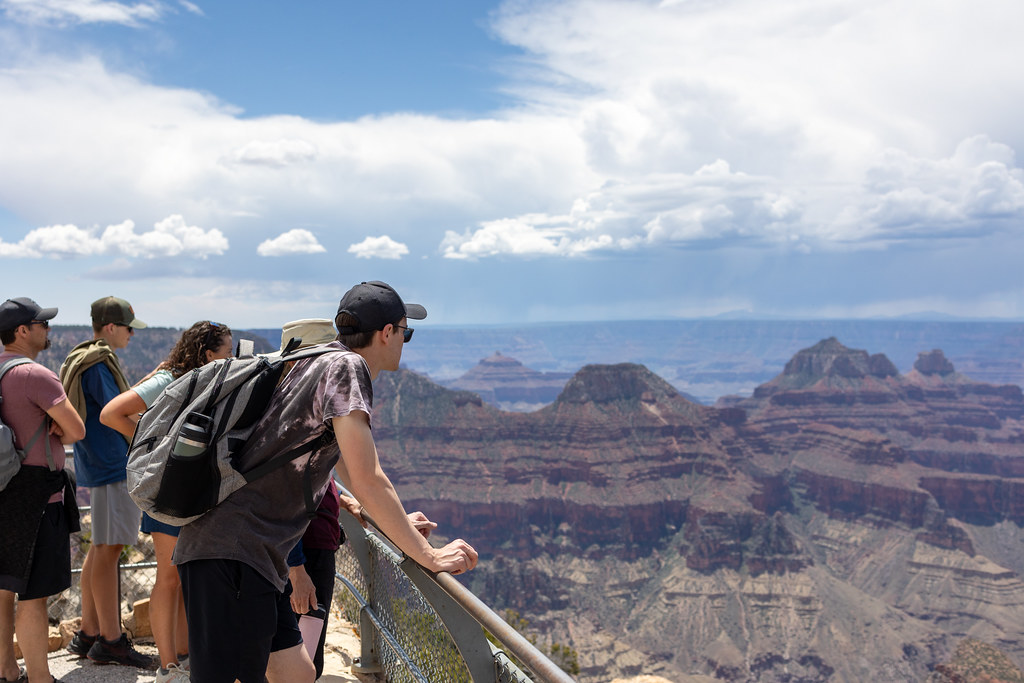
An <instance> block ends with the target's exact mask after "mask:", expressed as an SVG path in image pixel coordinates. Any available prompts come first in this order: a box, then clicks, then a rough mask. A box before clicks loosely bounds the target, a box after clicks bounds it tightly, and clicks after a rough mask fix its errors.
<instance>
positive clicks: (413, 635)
mask: <svg viewBox="0 0 1024 683" xmlns="http://www.w3.org/2000/svg"><path fill="white" fill-rule="evenodd" d="M368 538H369V539H370V543H371V544H372V546H373V549H374V552H372V553H371V554H370V564H371V567H372V569H371V574H370V576H369V582H370V583H371V584H372V585H373V586H374V590H373V594H374V595H375V596H376V598H377V599H376V600H375V601H374V604H373V607H374V612H375V614H376V616H377V618H378V619H379V621H380V625H381V626H380V628H375V629H374V633H373V638H374V650H375V651H376V652H377V653H378V656H379V663H380V665H381V667H382V668H383V670H384V671H385V673H386V674H387V680H388V681H394V682H395V683H406V682H407V681H410V682H412V681H421V680H427V681H451V683H463V682H465V683H470V681H471V680H472V679H471V678H470V676H469V671H468V670H467V669H466V664H465V662H464V661H463V659H462V656H461V655H460V654H459V651H458V648H456V646H455V644H454V643H453V642H452V639H451V637H450V636H449V635H448V631H447V630H445V627H444V623H443V622H442V621H441V620H440V618H439V617H438V615H437V613H436V612H435V611H434V609H433V608H432V607H431V606H430V604H429V603H428V602H427V601H426V599H425V598H424V597H423V595H422V593H420V591H418V590H417V589H416V587H415V586H413V585H412V583H411V582H410V581H409V579H408V578H407V577H406V576H405V573H404V572H402V570H401V568H400V567H399V564H400V562H401V558H399V557H398V556H396V555H395V554H394V553H393V552H391V550H390V549H389V548H387V546H385V545H384V544H383V543H382V542H381V541H380V539H378V538H376V537H374V536H369V537H368ZM338 573H339V574H341V575H342V576H344V577H346V578H350V579H351V580H353V581H354V582H358V584H357V585H358V588H357V590H358V591H359V592H360V594H361V595H362V596H366V595H369V592H368V590H367V577H364V576H363V574H362V570H361V569H360V567H359V562H358V560H357V559H356V556H355V553H354V552H353V551H352V549H351V547H350V546H349V544H345V545H343V546H342V547H341V548H340V549H339V551H338ZM338 585H339V586H343V585H344V584H342V583H341V582H339V584H338ZM340 594H341V599H340V600H339V603H340V604H342V605H344V607H345V616H346V617H347V618H348V619H349V621H351V622H352V623H353V624H358V623H360V609H359V608H360V605H359V602H358V601H357V600H356V598H355V597H354V596H353V595H352V594H351V593H350V592H348V591H340ZM382 631H385V632H386V633H387V634H389V635H390V638H388V637H382V635H381V632H382Z"/></svg>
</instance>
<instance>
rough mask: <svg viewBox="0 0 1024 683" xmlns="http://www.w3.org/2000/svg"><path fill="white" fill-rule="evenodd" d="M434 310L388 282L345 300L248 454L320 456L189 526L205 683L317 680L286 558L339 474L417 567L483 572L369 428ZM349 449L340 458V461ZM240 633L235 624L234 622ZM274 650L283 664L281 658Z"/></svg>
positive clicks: (291, 376)
mask: <svg viewBox="0 0 1024 683" xmlns="http://www.w3.org/2000/svg"><path fill="white" fill-rule="evenodd" d="M426 316H427V311H426V309H424V308H423V307H422V306H419V305H417V304H405V303H404V302H403V301H402V299H401V297H399V295H398V293H397V292H396V291H395V290H394V289H393V288H391V287H390V286H389V285H387V284H384V283H383V282H364V283H362V284H359V285H356V286H355V287H353V288H352V289H350V290H349V291H348V292H347V293H346V294H345V296H344V297H343V298H342V300H341V303H340V305H339V306H338V314H337V316H336V317H335V325H336V326H337V328H338V332H339V334H338V337H337V340H336V341H333V342H331V343H330V344H328V346H329V347H331V349H332V350H331V352H328V353H324V354H322V355H320V356H316V357H314V358H309V359H304V360H300V361H299V362H297V363H296V364H295V366H294V367H293V368H292V370H291V372H289V373H288V375H287V376H286V377H285V378H284V380H283V381H282V382H281V383H280V384H279V385H278V387H277V389H276V390H275V392H274V395H273V397H272V398H271V401H270V405H269V407H268V408H267V411H266V413H265V417H264V418H263V419H261V420H260V422H259V423H258V424H257V425H256V428H255V431H254V432H253V433H252V436H251V437H250V438H249V440H248V442H247V444H246V446H245V447H244V448H243V449H242V450H241V451H240V453H239V461H240V465H241V468H242V469H243V470H246V469H249V468H251V467H255V466H258V465H259V464H260V463H262V462H266V461H267V460H269V459H270V458H272V457H273V456H274V455H276V454H279V453H282V452H284V451H287V450H291V449H292V448H294V447H296V446H298V445H301V444H305V443H308V442H309V440H310V439H311V438H313V439H319V443H318V446H317V448H315V449H314V450H313V451H312V453H310V454H309V455H308V456H302V457H300V458H299V459H298V460H296V461H295V465H293V466H290V467H280V468H278V469H276V470H274V471H272V472H271V473H270V474H267V475H265V476H263V477H261V478H259V479H256V480H255V481H253V482H251V483H249V484H248V485H246V486H244V487H242V488H241V489H238V490H237V491H235V492H234V493H233V494H231V495H230V496H229V497H228V498H226V499H225V500H224V501H222V502H221V503H220V504H219V505H217V506H216V507H215V508H213V509H212V510H210V511H209V512H207V513H206V514H205V515H203V516H202V517H200V518H199V519H197V520H195V521H194V522H192V523H190V524H187V525H185V526H184V527H183V528H182V530H181V535H180V537H179V539H178V546H177V548H176V549H175V554H174V560H175V562H176V563H177V564H178V571H179V573H180V575H181V585H182V588H183V590H184V593H185V612H186V614H187V615H188V625H189V649H190V651H191V667H192V668H191V671H192V680H193V681H195V682H196V683H231V682H232V681H234V680H236V679H237V680H239V681H240V682H241V683H263V680H264V677H266V679H267V680H269V681H270V683H310V682H311V681H313V680H314V677H315V675H316V674H315V670H314V668H313V664H312V662H311V661H310V659H309V655H308V654H307V653H306V649H305V648H304V647H303V645H302V636H301V633H300V631H299V627H298V622H297V620H296V617H295V613H294V612H292V609H291V605H290V602H289V598H288V596H287V595H286V594H285V586H286V584H287V581H288V564H287V557H288V553H289V551H290V550H291V549H292V548H293V547H294V546H295V544H296V542H297V541H298V540H299V538H301V537H302V535H303V532H304V531H305V529H306V525H307V523H308V521H309V518H308V516H307V511H306V500H305V492H306V491H307V490H308V487H310V486H311V487H312V490H313V491H323V490H324V488H325V486H326V485H327V484H328V482H329V481H330V478H331V468H332V467H333V468H334V470H335V471H336V472H337V473H338V475H339V477H340V478H341V480H342V482H343V483H344V484H345V485H346V486H347V487H348V489H349V490H350V491H351V492H352V493H353V494H354V495H355V496H356V498H357V499H358V500H359V502H360V503H361V504H362V505H363V506H364V507H365V509H366V510H367V512H369V513H370V514H371V515H372V516H373V518H374V519H375V520H376V521H377V523H378V524H380V526H381V528H382V529H383V531H384V532H385V533H386V534H387V535H388V537H389V538H391V540H392V541H394V543H395V544H396V545H397V546H398V547H399V548H400V549H401V550H402V551H403V552H404V553H405V554H406V555H407V556H408V557H410V558H411V559H413V560H414V561H416V562H418V563H420V564H421V565H423V566H424V567H426V568H427V569H429V570H431V571H448V572H451V573H453V574H458V573H462V572H465V571H469V570H470V569H472V568H473V567H474V566H476V561H477V553H476V551H475V550H474V549H473V548H472V546H470V545H469V544H468V543H466V542H465V541H463V540H462V539H457V540H455V541H452V542H451V543H448V544H447V545H445V546H444V547H442V548H434V547H432V546H431V545H430V544H429V543H428V542H427V540H426V538H425V537H424V535H423V534H422V532H421V528H424V527H425V528H432V527H433V526H434V525H433V523H432V522H430V521H429V520H426V518H425V517H422V516H421V517H422V519H415V518H410V516H409V515H407V514H406V513H405V510H404V509H403V508H402V503H401V501H400V500H399V498H398V494H397V493H396V492H395V489H394V487H393V486H392V484H391V481H390V480H389V479H388V478H387V475H385V474H384V472H383V470H382V469H381V467H380V461H379V460H378V458H377V450H376V447H375V446H374V443H373V435H372V434H371V432H370V424H371V416H372V405H373V389H372V386H371V380H373V379H374V378H376V376H377V375H378V374H379V373H380V372H381V371H382V370H397V369H398V364H399V361H400V360H401V357H402V345H403V344H404V343H405V342H408V341H409V340H410V339H411V338H412V328H410V327H408V324H407V323H408V319H410V318H411V319H416V320H419V319H423V318H425V317H426ZM339 451H340V453H339ZM226 623H228V624H232V626H233V628H230V629H227V628H224V624H226ZM271 653H273V656H272V655H271Z"/></svg>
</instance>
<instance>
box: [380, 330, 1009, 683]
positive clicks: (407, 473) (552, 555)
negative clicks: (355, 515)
mask: <svg viewBox="0 0 1024 683" xmlns="http://www.w3.org/2000/svg"><path fill="white" fill-rule="evenodd" d="M375 391H376V400H377V406H378V408H377V410H376V411H375V416H374V433H375V435H376V438H377V442H378V447H379V450H380V452H381V456H382V459H383V460H384V461H385V467H386V469H388V471H389V472H390V473H392V475H393V479H394V481H395V483H396V485H397V487H398V489H399V491H400V493H401V495H402V497H403V499H404V500H406V502H407V504H408V505H409V506H410V509H415V508H419V509H422V510H424V511H425V512H427V514H428V515H429V516H430V517H431V518H433V519H435V520H436V521H438V522H439V523H440V524H441V525H442V526H441V528H440V529H439V530H438V532H439V533H443V534H445V535H446V536H448V537H454V536H456V535H458V536H462V537H465V538H467V539H469V540H470V541H471V542H473V543H474V544H475V545H476V546H477V548H478V549H479V550H480V551H481V552H482V555H483V558H484V560H483V562H482V563H481V567H480V568H478V569H477V570H476V571H475V572H473V573H472V574H471V575H470V576H469V577H468V578H467V580H468V581H470V582H471V586H472V588H473V589H474V590H475V591H477V592H478V594H479V595H481V597H483V598H484V599H485V600H486V601H487V602H488V603H490V604H492V606H495V607H496V608H504V607H511V608H514V609H516V610H518V611H519V612H521V613H522V614H524V615H529V618H530V621H531V623H532V624H533V625H534V626H535V627H537V628H540V629H543V630H545V631H546V632H547V633H548V634H549V635H550V636H551V637H553V638H555V639H557V640H559V641H560V642H563V643H567V644H569V645H572V646H573V647H575V648H576V649H577V650H578V651H579V653H580V664H581V666H582V667H583V671H582V673H581V676H580V679H581V680H583V681H603V680H610V679H612V678H615V677H629V676H639V675H658V676H662V677H664V678H667V679H669V680H686V677H688V676H711V677H715V678H717V679H720V680H732V681H793V680H803V681H818V680H821V681H824V680H830V681H861V680H900V681H903V680H922V679H924V678H925V677H926V676H927V675H929V672H930V671H932V670H933V669H934V668H935V667H936V666H937V665H938V664H940V663H941V662H943V661H947V660H949V659H950V657H951V656H952V654H953V649H954V648H955V646H956V644H957V643H958V642H959V641H960V640H961V639H962V638H963V637H965V636H967V635H970V636H972V637H974V638H977V639H979V640H983V641H985V642H988V643H990V644H996V645H998V647H999V648H1000V649H1001V650H1003V651H1004V652H1005V653H1007V654H1008V656H1010V657H1011V658H1016V659H1018V660H1020V659H1021V658H1022V657H1024V609H1022V607H1024V581H1022V580H1021V578H1020V574H1021V572H1022V571H1024V544H1022V543H1021V540H1022V534H1021V525H1022V524H1024V503H1020V502H1018V501H1020V500H1024V496H1021V493H1022V492H1024V489H1022V487H1024V474H1022V467H1024V457H1022V456H1024V396H1022V394H1021V390H1020V388H1019V387H1016V386H1012V385H1009V386H993V385H988V384H982V383H978V382H973V381H972V380H970V379H969V378H967V377H965V376H963V375H961V374H958V373H957V372H956V371H955V369H954V368H953V367H952V365H951V364H950V363H949V361H948V360H946V359H945V357H944V356H943V354H942V352H941V351H930V352H927V353H923V354H921V356H920V357H919V359H918V362H917V363H916V364H915V369H914V370H912V371H910V372H908V373H907V374H906V375H900V374H899V373H898V372H897V370H896V368H895V366H894V365H893V364H892V363H891V362H889V361H888V359H887V358H886V357H885V356H882V355H877V354H876V355H870V354H868V353H867V352H865V351H858V350H853V349H848V348H846V347H844V346H843V345H842V344H841V343H839V342H838V340H836V339H827V340H825V341H822V342H820V343H819V344H816V345H815V346H813V347H810V348H808V349H805V350H803V351H800V352H799V353H797V354H796V355H795V356H794V357H793V358H792V359H791V361H790V362H789V363H788V364H787V365H786V367H785V370H784V371H783V373H782V374H780V375H779V376H778V377H776V378H774V379H773V380H771V381H769V382H767V383H765V384H763V385H761V386H759V387H758V388H757V390H756V391H755V392H754V394H753V396H751V397H750V398H748V399H742V400H737V401H730V402H729V403H728V404H722V405H720V406H718V407H706V406H700V405H697V404H694V403H692V402H690V401H688V400H686V399H685V398H683V397H682V396H680V395H679V394H678V393H677V392H676V390H675V389H673V387H672V386H670V385H669V384H668V383H666V382H665V381H663V380H662V379H661V378H659V377H657V376H656V375H654V374H652V373H651V372H649V371H648V370H647V369H646V368H644V367H642V366H639V365H633V364H620V365H601V366H587V367H584V368H583V369H582V370H580V371H579V372H578V373H577V374H576V375H574V376H573V377H572V378H571V379H570V380H569V381H568V382H567V383H566V385H565V388H564V389H563V391H562V393H561V394H560V395H559V397H558V398H557V400H555V401H554V403H552V404H551V405H549V406H547V407H545V408H543V409H541V410H538V411H536V412H533V413H529V414H521V413H508V412H502V411H500V410H497V409H495V408H493V407H492V406H490V405H487V404H486V403H485V402H483V401H482V400H481V399H480V398H479V397H478V396H476V395H475V394H472V393H469V392H465V391H450V390H447V389H444V388H442V387H440V386H438V385H436V384H433V383H432V382H430V381H429V380H427V379H426V378H424V377H421V376H418V375H416V374H414V373H411V372H400V373H397V374H395V375H393V376H391V377H386V378H382V379H381V380H380V382H379V383H378V385H377V387H376V389H375Z"/></svg>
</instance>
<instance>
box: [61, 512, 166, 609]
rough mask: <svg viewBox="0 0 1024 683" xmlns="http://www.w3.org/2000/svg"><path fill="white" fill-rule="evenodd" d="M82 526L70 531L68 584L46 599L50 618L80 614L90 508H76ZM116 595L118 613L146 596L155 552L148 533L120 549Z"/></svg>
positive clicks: (153, 572)
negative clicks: (118, 607)
mask: <svg viewBox="0 0 1024 683" xmlns="http://www.w3.org/2000/svg"><path fill="white" fill-rule="evenodd" d="M79 512H80V513H81V517H82V530H81V531H79V532H78V533H75V534H71V588H69V589H68V590H66V591H64V592H63V593H58V594H57V595H54V596H52V597H51V598H50V599H49V601H48V602H47V611H48V612H49V615H50V620H51V621H52V622H58V623H59V622H61V621H66V620H69V619H74V618H76V617H79V616H81V615H82V591H81V586H80V583H79V580H80V579H81V576H82V563H83V562H84V561H85V555H86V553H88V552H89V546H90V544H91V542H92V510H91V509H90V508H88V507H82V508H79ZM118 578H119V582H120V586H119V588H120V590H119V595H120V596H121V599H120V603H119V604H120V607H121V613H125V612H131V611H132V608H133V606H134V605H135V602H136V601H138V600H143V599H145V598H148V597H149V594H150V593H151V592H152V591H153V584H154V583H155V582H156V554H155V552H154V551H153V541H152V539H151V538H150V536H149V535H148V534H142V533H140V534H139V537H138V540H137V541H136V543H135V545H133V546H126V547H125V548H124V550H123V551H122V552H121V560H120V571H119V572H118Z"/></svg>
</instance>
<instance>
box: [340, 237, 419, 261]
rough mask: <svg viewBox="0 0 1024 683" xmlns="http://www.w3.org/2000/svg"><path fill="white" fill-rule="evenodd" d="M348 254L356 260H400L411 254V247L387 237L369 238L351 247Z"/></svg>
mask: <svg viewBox="0 0 1024 683" xmlns="http://www.w3.org/2000/svg"><path fill="white" fill-rule="evenodd" d="M348 253H350V254H355V256H356V258H365V259H370V258H383V259H391V260H396V261H397V260H398V259H400V258H402V257H403V256H405V255H406V254H408V253H409V247H407V246H405V245H404V244H402V243H401V242H396V241H395V240H393V239H391V238H390V237H388V236H387V235H381V236H380V237H367V238H366V239H364V240H363V241H362V242H359V243H358V244H353V245H350V246H349V248H348Z"/></svg>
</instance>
